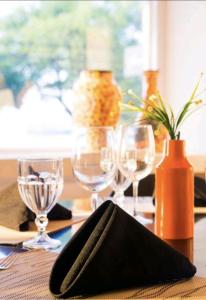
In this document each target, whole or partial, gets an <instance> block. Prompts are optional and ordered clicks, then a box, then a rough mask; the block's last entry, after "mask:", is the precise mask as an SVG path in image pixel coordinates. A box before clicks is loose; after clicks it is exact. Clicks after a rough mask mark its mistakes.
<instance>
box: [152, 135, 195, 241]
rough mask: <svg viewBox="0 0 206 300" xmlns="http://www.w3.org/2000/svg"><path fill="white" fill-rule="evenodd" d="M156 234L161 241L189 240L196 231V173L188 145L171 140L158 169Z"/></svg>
mask: <svg viewBox="0 0 206 300" xmlns="http://www.w3.org/2000/svg"><path fill="white" fill-rule="evenodd" d="M155 182H156V183H155V184H156V185H155V198H156V199H155V203H156V214H155V232H156V234H157V235H158V236H159V237H160V238H162V239H189V238H192V237H193V228H194V173H193V168H192V166H191V165H190V163H189V162H188V160H187V158H186V156H185V143H184V141H182V140H170V141H168V144H167V155H166V156H165V158H164V159H163V160H162V162H161V163H160V165H159V166H158V167H157V168H156V180H155Z"/></svg>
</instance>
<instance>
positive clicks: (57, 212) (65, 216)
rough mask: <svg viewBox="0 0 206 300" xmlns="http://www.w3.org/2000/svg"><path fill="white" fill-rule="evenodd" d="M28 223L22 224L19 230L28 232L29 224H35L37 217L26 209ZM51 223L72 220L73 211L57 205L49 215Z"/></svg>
mask: <svg viewBox="0 0 206 300" xmlns="http://www.w3.org/2000/svg"><path fill="white" fill-rule="evenodd" d="M26 215H27V217H26V222H23V223H22V224H20V226H19V229H20V230H21V231H26V230H28V228H29V222H34V220H35V218H36V215H35V214H34V213H33V212H32V211H31V210H30V209H29V208H28V207H26ZM47 217H48V219H49V220H50V221H52V220H70V219H71V218H72V211H71V210H70V209H68V208H65V207H64V206H62V205H61V204H59V203H56V204H55V206H54V207H53V208H52V210H51V211H50V212H49V213H48V215H47Z"/></svg>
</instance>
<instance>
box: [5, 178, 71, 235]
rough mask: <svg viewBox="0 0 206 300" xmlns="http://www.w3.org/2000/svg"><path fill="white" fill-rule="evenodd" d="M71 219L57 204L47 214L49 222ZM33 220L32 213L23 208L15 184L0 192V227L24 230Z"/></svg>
mask: <svg viewBox="0 0 206 300" xmlns="http://www.w3.org/2000/svg"><path fill="white" fill-rule="evenodd" d="M71 217H72V213H71V211H70V210H68V209H66V208H64V207H63V206H61V205H60V204H58V203H57V204H56V205H55V206H54V207H53V209H52V210H51V211H50V212H49V214H48V218H49V219H50V220H66V219H71ZM34 219H35V215H34V213H32V212H31V211H30V210H29V209H28V208H27V207H26V206H25V204H24V202H23V201H22V199H21V197H20V195H19V191H18V186H17V183H13V184H12V185H10V186H8V187H7V188H6V189H4V190H3V191H1V192H0V225H2V226H5V227H8V228H11V229H14V230H19V229H22V230H26V229H27V223H28V222H29V221H33V220H34Z"/></svg>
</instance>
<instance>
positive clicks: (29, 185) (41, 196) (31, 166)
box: [17, 159, 63, 249]
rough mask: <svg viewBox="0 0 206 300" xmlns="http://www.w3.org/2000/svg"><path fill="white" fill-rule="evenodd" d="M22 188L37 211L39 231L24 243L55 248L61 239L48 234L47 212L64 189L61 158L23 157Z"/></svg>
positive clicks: (31, 208)
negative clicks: (52, 237)
mask: <svg viewBox="0 0 206 300" xmlns="http://www.w3.org/2000/svg"><path fill="white" fill-rule="evenodd" d="M17 181H18V189H19V193H20V196H21V198H22V200H23V202H24V203H25V205H26V206H27V207H28V208H29V209H30V210H31V211H32V212H34V213H35V214H36V219H35V224H36V226H37V229H38V234H37V236H36V237H35V238H34V239H31V240H28V241H25V242H24V243H23V246H24V247H26V248H36V249H39V248H40V249H41V248H43V249H55V248H57V247H59V246H60V245H61V242H60V241H58V240H55V239H51V238H50V237H49V236H48V235H47V233H46V226H47V224H48V218H47V214H48V212H49V211H50V210H51V209H52V208H53V207H54V205H55V204H56V202H57V199H58V197H59V196H60V194H61V192H62V189H63V162H62V160H61V159H20V160H19V161H18V180H17Z"/></svg>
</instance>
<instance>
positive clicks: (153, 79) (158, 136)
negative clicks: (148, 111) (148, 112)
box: [142, 70, 168, 153]
mask: <svg viewBox="0 0 206 300" xmlns="http://www.w3.org/2000/svg"><path fill="white" fill-rule="evenodd" d="M158 74H159V71H158V70H147V71H145V72H144V77H145V83H146V95H145V100H146V101H145V105H146V107H145V108H147V106H148V105H149V99H150V96H152V95H155V94H156V93H157V91H158ZM142 119H143V120H144V121H143V122H144V123H145V117H144V115H143V116H142ZM146 123H148V121H147V122H146ZM149 123H150V124H151V125H152V127H153V131H154V137H155V150H156V152H158V153H161V152H163V148H164V141H165V139H166V138H167V136H168V132H167V130H166V129H165V127H164V126H163V125H160V124H159V123H157V122H155V121H150V122H149Z"/></svg>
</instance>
